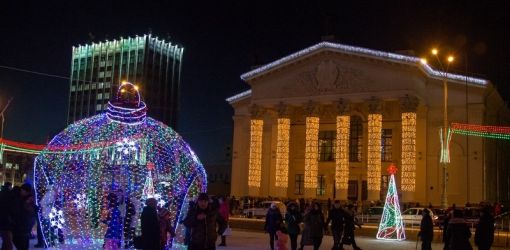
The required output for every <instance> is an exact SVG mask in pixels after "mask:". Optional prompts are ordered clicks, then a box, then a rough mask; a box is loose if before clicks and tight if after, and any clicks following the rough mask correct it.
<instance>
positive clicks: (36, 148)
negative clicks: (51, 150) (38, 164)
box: [0, 138, 44, 186]
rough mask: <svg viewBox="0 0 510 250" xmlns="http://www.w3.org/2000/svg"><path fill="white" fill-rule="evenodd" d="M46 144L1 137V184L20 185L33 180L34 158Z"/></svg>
mask: <svg viewBox="0 0 510 250" xmlns="http://www.w3.org/2000/svg"><path fill="white" fill-rule="evenodd" d="M43 148H44V145H37V144H29V143H22V142H16V141H10V140H5V139H2V138H0V184H1V185H3V184H4V183H5V182H10V183H12V185H13V186H20V185H21V184H23V183H24V182H25V181H27V180H32V179H33V178H32V177H33V172H34V168H33V167H34V159H35V157H36V156H37V155H38V154H39V153H40V152H41V150H42V149H43Z"/></svg>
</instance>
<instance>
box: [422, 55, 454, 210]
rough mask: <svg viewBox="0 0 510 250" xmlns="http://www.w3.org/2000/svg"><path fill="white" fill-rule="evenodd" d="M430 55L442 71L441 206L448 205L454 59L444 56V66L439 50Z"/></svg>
mask: <svg viewBox="0 0 510 250" xmlns="http://www.w3.org/2000/svg"><path fill="white" fill-rule="evenodd" d="M431 53H432V55H433V56H434V57H435V58H436V60H437V62H438V63H439V66H440V67H441V69H442V71H440V75H441V76H442V80H443V95H444V103H443V128H442V130H441V137H442V143H441V144H442V145H441V164H442V165H443V190H442V192H441V207H443V208H447V207H448V192H447V187H446V186H447V168H448V163H449V162H450V157H449V152H448V150H449V149H448V147H449V143H448V142H449V133H448V131H449V125H448V79H447V78H448V70H449V68H450V64H451V63H452V62H453V61H454V60H455V58H454V57H453V56H452V55H449V56H447V57H446V67H445V65H444V64H443V62H442V61H441V59H440V58H439V51H438V50H437V49H436V48H434V49H432V50H431ZM421 62H422V63H423V64H427V60H426V59H425V58H423V59H421Z"/></svg>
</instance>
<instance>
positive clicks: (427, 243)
mask: <svg viewBox="0 0 510 250" xmlns="http://www.w3.org/2000/svg"><path fill="white" fill-rule="evenodd" d="M418 237H420V238H421V242H422V243H421V249H423V250H432V239H433V237H434V224H433V223H432V217H430V211H429V210H428V209H426V208H425V209H423V214H422V218H421V224H420V232H418Z"/></svg>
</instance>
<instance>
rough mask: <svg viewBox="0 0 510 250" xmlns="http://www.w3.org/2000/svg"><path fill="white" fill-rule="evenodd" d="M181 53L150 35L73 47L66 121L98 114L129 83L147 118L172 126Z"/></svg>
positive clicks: (176, 108) (175, 110) (174, 46)
mask: <svg viewBox="0 0 510 250" xmlns="http://www.w3.org/2000/svg"><path fill="white" fill-rule="evenodd" d="M183 51H184V48H182V47H180V46H178V45H176V44H172V43H170V42H167V41H165V40H160V39H158V38H157V37H153V36H151V35H144V36H136V37H129V38H121V39H119V40H113V41H105V42H100V43H94V42H93V43H91V44H87V45H80V46H77V47H74V46H73V56H72V61H71V80H70V94H69V110H68V115H67V123H68V124H70V123H73V122H75V121H77V120H80V119H83V118H85V117H89V116H92V115H95V114H98V113H100V112H102V111H103V110H104V109H106V107H107V104H108V100H110V98H112V97H114V96H115V94H116V93H115V92H114V90H116V89H117V87H118V85H119V84H121V82H122V81H128V82H131V83H134V84H136V85H138V86H139V88H140V93H141V95H142V96H143V99H144V101H145V102H146V103H147V106H148V107H150V109H149V110H148V113H149V115H150V116H151V117H154V118H155V119H157V120H160V121H162V122H164V123H165V124H167V125H169V126H171V127H173V128H176V125H177V110H178V106H179V89H180V88H179V85H180V78H181V68H182V64H181V62H182V54H183Z"/></svg>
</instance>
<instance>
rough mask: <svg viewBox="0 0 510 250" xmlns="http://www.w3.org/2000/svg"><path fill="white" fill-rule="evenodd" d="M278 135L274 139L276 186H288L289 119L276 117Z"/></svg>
mask: <svg viewBox="0 0 510 250" xmlns="http://www.w3.org/2000/svg"><path fill="white" fill-rule="evenodd" d="M277 129H278V136H277V141H276V174H275V177H276V181H275V186H276V187H283V188H287V187H288V186H289V139H290V119H289V118H279V119H278V128H277Z"/></svg>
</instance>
